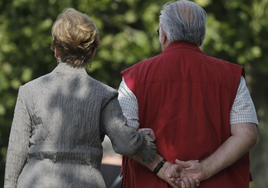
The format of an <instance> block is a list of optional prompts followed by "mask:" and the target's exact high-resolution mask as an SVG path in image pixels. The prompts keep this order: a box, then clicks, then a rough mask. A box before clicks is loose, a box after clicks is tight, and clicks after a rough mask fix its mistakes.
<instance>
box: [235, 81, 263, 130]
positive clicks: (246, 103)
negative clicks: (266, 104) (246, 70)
mask: <svg viewBox="0 0 268 188" xmlns="http://www.w3.org/2000/svg"><path fill="white" fill-rule="evenodd" d="M245 122H247V123H255V124H256V125H258V124H259V123H258V119H257V114H256V110H255V107H254V104H253V101H252V99H251V97H250V94H249V91H248V88H247V86H246V81H245V79H244V77H243V76H241V79H240V84H239V87H238V90H237V94H236V97H235V100H234V103H233V106H232V109H231V111H230V124H236V123H245Z"/></svg>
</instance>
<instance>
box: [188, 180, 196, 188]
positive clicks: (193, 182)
mask: <svg viewBox="0 0 268 188" xmlns="http://www.w3.org/2000/svg"><path fill="white" fill-rule="evenodd" d="M189 182H190V187H191V188H195V187H196V185H195V181H194V180H193V178H189Z"/></svg>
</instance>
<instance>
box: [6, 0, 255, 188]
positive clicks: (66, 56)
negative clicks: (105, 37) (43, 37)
mask: <svg viewBox="0 0 268 188" xmlns="http://www.w3.org/2000/svg"><path fill="white" fill-rule="evenodd" d="M205 33H206V12H205V11H204V10H203V9H202V8H201V7H200V6H198V5H197V4H195V3H193V2H190V1H186V0H180V1H176V2H173V3H169V4H166V5H165V6H164V7H163V9H162V11H161V15H160V24H159V28H158V34H159V41H160V43H161V47H162V51H163V52H162V53H160V54H159V55H157V56H155V57H153V58H150V59H148V60H145V61H142V62H140V63H137V64H135V65H134V66H132V67H130V68H128V69H127V70H125V71H122V73H121V75H122V82H121V84H120V87H119V90H118V92H117V91H116V90H114V89H112V88H111V87H109V86H107V85H105V84H103V83H101V82H99V81H97V80H95V79H93V78H92V77H90V76H89V75H88V74H87V73H86V70H85V68H86V66H87V64H88V62H89V61H90V60H91V59H93V57H94V54H95V52H96V49H97V48H98V45H99V33H98V30H97V28H96V26H95V24H94V22H93V21H92V20H91V19H90V18H89V17H88V16H87V15H85V14H82V13H80V12H78V11H76V10H74V9H66V10H64V11H63V13H62V14H60V15H59V16H58V18H57V20H56V22H55V23H54V25H53V28H52V49H53V51H54V52H55V57H56V58H57V60H58V66H57V67H56V68H55V69H54V70H53V71H52V72H51V73H49V74H47V75H44V76H42V77H39V78H37V79H35V80H33V81H31V82H29V83H27V84H25V85H23V86H21V87H20V89H19V94H18V98H17V103H16V107H15V113H14V119H13V123H12V127H11V133H10V139H9V146H8V153H7V159H6V171H5V184H4V188H15V187H17V188H61V187H64V188H68V187H70V188H72V187H75V188H102V187H105V184H104V181H103V178H102V176H101V173H100V165H101V158H102V146H101V143H102V141H103V138H104V135H107V136H108V137H110V139H111V140H112V145H113V147H114V150H115V151H116V152H117V153H120V154H122V155H124V158H123V164H122V171H123V172H122V176H123V181H122V185H121V187H123V188H132V187H133V188H143V187H144V188H166V187H187V188H193V187H197V186H199V187H204V188H215V187H217V188H226V187H228V188H237V187H239V188H248V187H249V182H250V181H251V174H250V165H249V164H250V162H249V150H250V149H251V148H252V147H253V146H254V145H255V144H256V142H257V139H258V135H257V129H256V126H257V125H258V120H257V117H256V112H255V108H254V104H253V102H252V100H251V97H250V94H249V92H248V89H247V87H246V83H245V79H244V77H245V75H244V74H245V73H244V69H243V67H241V66H238V65H236V64H232V63H229V62H226V61H224V60H220V59H216V58H214V57H211V56H208V55H206V54H205V53H204V52H202V51H201V50H200V49H199V46H201V45H202V43H203V40H204V38H205ZM118 93H119V95H118ZM155 137H156V139H155ZM156 151H157V152H156ZM178 159H179V160H178Z"/></svg>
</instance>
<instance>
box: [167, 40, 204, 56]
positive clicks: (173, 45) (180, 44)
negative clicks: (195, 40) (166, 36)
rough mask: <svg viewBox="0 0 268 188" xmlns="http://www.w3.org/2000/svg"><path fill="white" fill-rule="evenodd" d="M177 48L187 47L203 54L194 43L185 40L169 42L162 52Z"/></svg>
mask: <svg viewBox="0 0 268 188" xmlns="http://www.w3.org/2000/svg"><path fill="white" fill-rule="evenodd" d="M179 48H184V49H185V48H188V49H192V50H195V51H197V52H199V53H202V54H205V53H204V52H202V51H201V50H200V48H199V47H198V46H196V45H195V44H190V43H186V42H173V43H171V44H169V45H168V47H166V49H165V50H164V51H163V52H162V53H167V52H169V51H172V50H175V49H179Z"/></svg>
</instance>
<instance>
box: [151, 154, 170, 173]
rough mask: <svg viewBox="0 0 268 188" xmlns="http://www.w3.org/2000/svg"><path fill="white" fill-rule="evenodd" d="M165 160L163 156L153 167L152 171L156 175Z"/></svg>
mask: <svg viewBox="0 0 268 188" xmlns="http://www.w3.org/2000/svg"><path fill="white" fill-rule="evenodd" d="M166 162H167V160H166V159H165V158H163V159H162V160H161V161H160V162H159V163H158V164H157V166H156V167H155V169H154V171H153V173H154V174H155V175H157V173H158V172H159V171H160V170H161V168H162V167H163V166H164V164H165V163H166Z"/></svg>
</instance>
